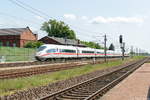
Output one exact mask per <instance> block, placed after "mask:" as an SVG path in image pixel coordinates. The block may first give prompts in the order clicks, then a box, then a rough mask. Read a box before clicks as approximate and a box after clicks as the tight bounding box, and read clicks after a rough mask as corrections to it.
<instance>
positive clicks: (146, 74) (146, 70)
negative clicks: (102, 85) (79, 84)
mask: <svg viewBox="0 0 150 100" xmlns="http://www.w3.org/2000/svg"><path fill="white" fill-rule="evenodd" d="M100 100H150V63H145V64H144V65H142V66H141V67H140V68H139V69H137V70H136V71H135V72H133V73H132V74H131V75H129V76H128V77H127V78H126V79H124V80H123V81H122V82H120V83H119V84H118V85H116V86H115V87H114V88H112V89H111V90H110V91H108V92H107V93H106V94H105V95H104V96H103V97H101V99H100Z"/></svg>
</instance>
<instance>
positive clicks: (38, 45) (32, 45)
mask: <svg viewBox="0 0 150 100" xmlns="http://www.w3.org/2000/svg"><path fill="white" fill-rule="evenodd" d="M43 44H44V43H43V42H40V41H36V42H33V41H32V42H28V43H27V44H26V45H25V46H24V47H25V48H38V47H40V46H41V45H43Z"/></svg>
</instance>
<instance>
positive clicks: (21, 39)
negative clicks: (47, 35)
mask: <svg viewBox="0 0 150 100" xmlns="http://www.w3.org/2000/svg"><path fill="white" fill-rule="evenodd" d="M29 41H37V35H36V34H34V33H33V32H32V31H31V30H30V28H29V27H26V28H6V29H0V45H1V46H10V47H23V46H24V45H25V44H26V43H27V42H29Z"/></svg>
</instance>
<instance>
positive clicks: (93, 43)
mask: <svg viewBox="0 0 150 100" xmlns="http://www.w3.org/2000/svg"><path fill="white" fill-rule="evenodd" d="M81 43H82V44H84V45H86V46H88V47H90V48H95V49H104V48H103V47H102V46H100V45H99V44H98V43H95V42H86V41H81Z"/></svg>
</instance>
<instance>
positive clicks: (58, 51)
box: [35, 44, 127, 61]
mask: <svg viewBox="0 0 150 100" xmlns="http://www.w3.org/2000/svg"><path fill="white" fill-rule="evenodd" d="M104 56H105V54H104V50H103V49H93V48H89V47H76V46H67V45H54V44H44V45H42V46H40V47H39V49H38V50H37V52H36V55H35V58H36V59H37V60H40V61H45V60H48V59H59V58H60V59H65V58H66V59H67V58H69V59H71V58H93V57H96V58H97V57H104ZM120 56H121V52H116V51H111V50H107V57H120ZM126 56H127V54H126Z"/></svg>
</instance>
